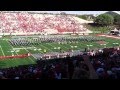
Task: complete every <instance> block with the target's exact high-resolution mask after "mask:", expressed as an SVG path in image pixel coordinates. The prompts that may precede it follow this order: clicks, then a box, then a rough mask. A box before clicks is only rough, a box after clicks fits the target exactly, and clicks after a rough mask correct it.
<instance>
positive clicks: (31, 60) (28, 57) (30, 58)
mask: <svg viewBox="0 0 120 90" xmlns="http://www.w3.org/2000/svg"><path fill="white" fill-rule="evenodd" d="M22 47H23V46H22ZM23 49H25V50H26V51H28V50H27V49H26V48H25V47H23ZM28 52H29V51H28ZM28 58H29V59H30V60H31V61H32V62H34V61H33V60H32V59H31V58H30V57H28ZM35 59H36V58H35Z"/></svg>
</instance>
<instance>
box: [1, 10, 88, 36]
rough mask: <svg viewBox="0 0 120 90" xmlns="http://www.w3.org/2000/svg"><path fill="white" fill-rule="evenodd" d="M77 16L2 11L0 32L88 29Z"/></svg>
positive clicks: (20, 32) (78, 30)
mask: <svg viewBox="0 0 120 90" xmlns="http://www.w3.org/2000/svg"><path fill="white" fill-rule="evenodd" d="M76 18H77V17H75V16H71V15H49V14H33V13H32V14H31V13H28V12H19V13H16V12H9V11H8V12H0V32H3V33H6V34H7V33H8V34H10V33H11V34H12V33H16V34H17V33H19V34H24V33H29V34H30V33H31V34H35V33H38V32H39V33H41V32H44V30H46V29H52V30H57V31H58V32H56V31H55V33H64V32H66V33H67V32H80V31H81V32H82V31H86V30H87V29H86V28H84V27H83V25H82V24H81V22H80V21H79V20H78V19H76ZM48 32H49V30H48Z"/></svg>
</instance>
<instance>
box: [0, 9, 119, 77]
mask: <svg viewBox="0 0 120 90" xmlns="http://www.w3.org/2000/svg"><path fill="white" fill-rule="evenodd" d="M91 23H93V21H88V20H84V19H82V18H79V17H77V16H76V15H71V14H65V13H59V14H53V13H38V12H30V11H1V12H0V78H1V79H4V78H5V79H72V78H73V79H81V78H85V79H86V78H87V79H98V78H103V77H102V76H101V73H100V72H103V71H104V74H105V73H107V75H108V77H107V76H106V77H105V78H115V77H113V76H115V75H116V76H117V77H118V78H120V77H119V75H120V74H119V60H120V50H119V47H120V46H119V44H120V40H119V39H120V37H119V36H115V35H111V34H106V33H93V32H94V31H93V30H90V29H89V28H87V27H86V24H91ZM107 55H108V56H109V57H107ZM105 59H106V60H108V59H110V63H114V64H110V65H111V66H108V67H106V66H105V65H107V64H108V63H107V61H104V60H105ZM112 59H114V61H112ZM108 61H109V60H108ZM66 63H68V64H66ZM73 64H74V65H73ZM112 65H113V66H112ZM61 67H64V69H62V70H61ZM65 67H66V68H68V70H67V71H65V69H66V68H65ZM73 67H74V69H75V67H77V68H78V67H80V68H82V69H85V70H86V71H85V70H81V71H80V75H78V74H79V73H77V72H79V71H77V69H76V70H73ZM98 67H99V68H98ZM103 67H104V68H105V70H106V71H105V70H104V69H103ZM111 67H112V68H111ZM49 69H50V70H49ZM112 69H114V70H113V71H112ZM46 70H47V72H46ZM115 70H116V71H115ZM41 72H42V74H41ZM67 72H68V73H67ZM116 72H117V73H116ZM46 73H47V74H46ZM53 73H54V74H53ZM74 73H75V74H74ZM83 74H84V75H83ZM114 74H115V75H114ZM46 75H48V76H46ZM102 75H103V74H102Z"/></svg>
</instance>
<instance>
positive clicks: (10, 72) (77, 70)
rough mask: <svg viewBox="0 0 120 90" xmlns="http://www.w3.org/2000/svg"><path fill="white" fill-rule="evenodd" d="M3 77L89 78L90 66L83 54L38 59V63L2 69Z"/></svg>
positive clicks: (1, 74)
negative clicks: (84, 59) (62, 57)
mask: <svg viewBox="0 0 120 90" xmlns="http://www.w3.org/2000/svg"><path fill="white" fill-rule="evenodd" d="M0 78H1V79H72V78H73V79H89V68H88V67H87V65H86V64H85V63H84V61H83V58H82V57H81V56H77V57H72V58H70V57H67V58H64V59H61V58H60V59H53V60H42V61H41V60H38V62H37V64H36V65H26V66H19V67H14V68H8V69H1V70H0Z"/></svg>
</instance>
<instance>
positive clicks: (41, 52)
mask: <svg viewBox="0 0 120 90" xmlns="http://www.w3.org/2000/svg"><path fill="white" fill-rule="evenodd" d="M32 47H35V46H34V45H32ZM35 48H37V47H35ZM37 51H38V52H40V53H43V52H42V51H39V50H37Z"/></svg>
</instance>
